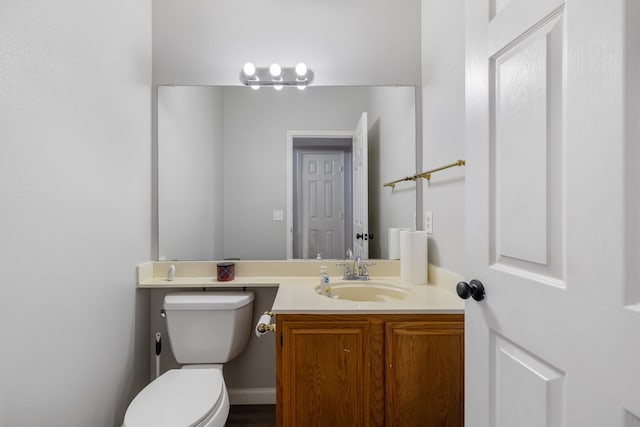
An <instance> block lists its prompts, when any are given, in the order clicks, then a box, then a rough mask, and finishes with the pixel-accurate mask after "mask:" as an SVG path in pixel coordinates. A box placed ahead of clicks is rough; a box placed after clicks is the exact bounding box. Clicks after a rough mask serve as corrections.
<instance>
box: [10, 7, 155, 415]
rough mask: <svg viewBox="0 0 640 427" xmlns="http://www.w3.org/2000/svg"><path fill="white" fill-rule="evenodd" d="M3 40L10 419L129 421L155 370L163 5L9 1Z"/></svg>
mask: <svg viewBox="0 0 640 427" xmlns="http://www.w3.org/2000/svg"><path fill="white" fill-rule="evenodd" d="M0 40H2V49H1V53H0V93H1V94H2V96H0V116H1V117H2V120H0V141H1V147H2V154H1V155H0V195H1V196H2V202H1V203H0V219H1V220H0V260H2V261H1V265H2V269H1V270H2V280H0V295H2V297H1V298H0V325H1V326H0V343H1V344H0V425H2V426H6V427H21V426H37V427H39V426H65V427H86V426H96V427H97V426H116V425H120V423H121V422H122V418H123V415H124V411H125V409H126V407H127V405H128V404H129V402H130V401H131V399H132V398H133V396H134V395H135V393H137V391H138V390H139V389H141V387H143V386H144V385H145V383H146V380H147V378H148V375H147V373H148V351H149V335H148V330H149V313H148V297H147V294H146V292H143V291H141V292H139V291H136V289H135V265H136V264H137V263H139V262H142V261H145V260H148V259H149V256H150V252H151V251H150V246H151V244H150V241H151V223H150V222H151V221H150V218H151V207H150V199H151V195H150V188H151V179H150V175H151V168H150V166H151V161H150V152H151V151H150V150H151V144H150V140H151V55H150V54H151V2H149V1H135V2H132V1H120V0H115V1H109V2H84V1H73V0H64V1H58V2H49V1H42V0H36V1H29V2H24V1H17V0H6V1H3V2H2V6H1V7H0Z"/></svg>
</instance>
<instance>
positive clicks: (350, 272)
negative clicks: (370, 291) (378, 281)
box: [336, 249, 375, 280]
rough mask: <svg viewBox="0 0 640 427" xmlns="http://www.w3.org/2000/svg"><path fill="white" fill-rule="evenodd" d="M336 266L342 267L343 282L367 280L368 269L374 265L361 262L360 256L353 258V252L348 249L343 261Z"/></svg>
mask: <svg viewBox="0 0 640 427" xmlns="http://www.w3.org/2000/svg"><path fill="white" fill-rule="evenodd" d="M336 265H338V266H341V267H344V273H343V275H342V279H343V280H369V269H368V267H370V266H372V265H375V264H374V263H365V262H363V261H362V258H361V257H360V255H358V256H356V257H355V258H354V256H353V251H352V250H351V249H348V250H347V257H346V259H345V261H344V262H338V263H336Z"/></svg>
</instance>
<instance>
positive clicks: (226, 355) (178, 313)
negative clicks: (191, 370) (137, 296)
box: [163, 291, 255, 364]
mask: <svg viewBox="0 0 640 427" xmlns="http://www.w3.org/2000/svg"><path fill="white" fill-rule="evenodd" d="M254 297H255V296H254V293H253V292H226V291H224V292H223V291H211V292H176V293H169V294H167V295H166V296H165V297H164V304H163V308H164V310H165V313H166V319H167V331H168V333H169V343H170V345H171V350H172V352H173V355H174V357H175V359H176V361H177V362H178V363H180V364H192V363H194V364H218V363H225V362H228V361H230V360H231V359H233V358H234V357H236V356H237V355H238V354H240V352H241V351H242V350H243V349H244V347H245V346H246V345H247V341H248V340H249V336H250V334H251V324H252V314H253V300H254Z"/></svg>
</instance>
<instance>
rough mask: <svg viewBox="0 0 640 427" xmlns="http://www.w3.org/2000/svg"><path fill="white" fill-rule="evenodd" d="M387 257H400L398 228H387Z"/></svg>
mask: <svg viewBox="0 0 640 427" xmlns="http://www.w3.org/2000/svg"><path fill="white" fill-rule="evenodd" d="M389 259H400V229H399V228H390V229H389Z"/></svg>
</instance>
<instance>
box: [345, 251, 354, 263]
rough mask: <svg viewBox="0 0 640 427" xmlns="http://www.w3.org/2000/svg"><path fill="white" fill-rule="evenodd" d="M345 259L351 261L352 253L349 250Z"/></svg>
mask: <svg viewBox="0 0 640 427" xmlns="http://www.w3.org/2000/svg"><path fill="white" fill-rule="evenodd" d="M346 259H348V260H349V261H353V251H352V250H351V248H349V249H347V254H346Z"/></svg>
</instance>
